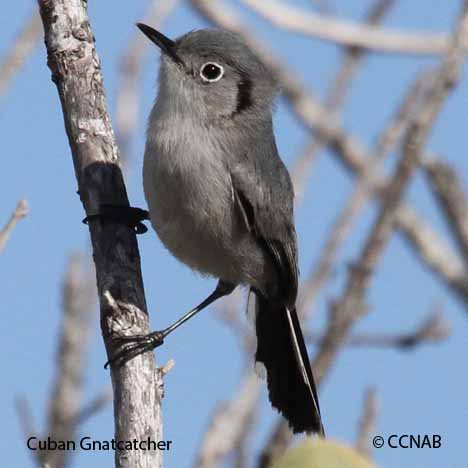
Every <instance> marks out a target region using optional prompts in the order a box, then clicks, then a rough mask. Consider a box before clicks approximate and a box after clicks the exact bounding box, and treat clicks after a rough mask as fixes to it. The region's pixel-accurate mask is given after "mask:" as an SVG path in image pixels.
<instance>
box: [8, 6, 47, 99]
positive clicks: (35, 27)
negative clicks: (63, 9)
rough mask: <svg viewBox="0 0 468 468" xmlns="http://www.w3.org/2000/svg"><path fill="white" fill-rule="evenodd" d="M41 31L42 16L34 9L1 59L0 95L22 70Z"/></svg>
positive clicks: (37, 42) (37, 41)
mask: <svg viewBox="0 0 468 468" xmlns="http://www.w3.org/2000/svg"><path fill="white" fill-rule="evenodd" d="M41 33H42V26H41V18H40V17H39V14H38V12H37V10H36V9H34V12H33V13H32V14H31V16H30V17H29V18H28V21H27V22H26V23H25V25H24V26H23V29H21V31H20V32H19V33H18V35H17V36H16V38H15V40H14V42H13V44H12V45H11V47H10V48H9V49H8V52H7V54H6V55H5V57H4V58H3V59H2V60H1V61H0V97H2V96H3V95H4V94H5V93H6V91H7V89H8V86H9V84H10V83H11V80H12V78H13V76H14V75H15V74H16V73H18V72H19V71H20V70H21V68H22V67H23V65H24V63H25V62H26V60H27V58H28V57H29V56H30V55H31V54H32V52H33V50H34V48H35V47H36V45H37V44H39V39H40V37H41Z"/></svg>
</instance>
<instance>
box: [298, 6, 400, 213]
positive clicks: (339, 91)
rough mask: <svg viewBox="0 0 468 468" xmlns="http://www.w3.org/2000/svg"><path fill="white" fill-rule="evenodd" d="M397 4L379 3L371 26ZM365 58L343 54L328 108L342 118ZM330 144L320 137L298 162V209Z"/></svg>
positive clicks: (360, 53) (354, 52)
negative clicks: (317, 160)
mask: <svg viewBox="0 0 468 468" xmlns="http://www.w3.org/2000/svg"><path fill="white" fill-rule="evenodd" d="M394 3H395V0H377V1H376V2H375V3H373V4H372V5H371V7H370V9H369V11H368V13H367V15H366V19H365V21H366V23H367V24H374V25H375V24H378V23H379V22H380V21H382V19H383V18H384V17H385V15H386V13H387V12H388V11H389V10H390V8H391V7H392V5H393V4H394ZM363 57H365V50H364V49H360V48H357V47H347V48H345V50H344V51H343V54H342V60H341V65H340V67H339V70H338V72H337V74H336V76H335V78H334V80H333V82H332V84H331V85H330V87H329V89H328V91H327V97H326V98H325V103H324V105H325V107H326V108H327V109H328V112H330V113H331V114H335V115H336V116H337V117H338V113H339V110H340V108H342V107H343V104H344V101H345V98H346V95H347V91H348V90H349V89H350V83H351V82H352V80H353V78H354V77H355V76H356V74H357V71H358V69H359V65H360V64H361V63H362V59H363ZM326 143H327V142H326V141H325V140H322V139H321V138H320V137H318V138H313V139H312V141H310V142H308V143H307V145H306V148H305V149H304V151H303V152H302V153H301V155H300V156H299V157H298V158H296V160H295V161H294V164H293V166H292V168H291V170H290V173H291V180H292V182H293V185H294V195H295V206H296V207H297V206H298V205H299V203H300V201H301V199H302V194H303V193H304V191H305V187H306V181H307V179H308V177H309V173H310V167H311V165H312V163H313V161H314V159H315V156H316V155H317V153H318V152H319V151H321V150H322V149H323V148H324V147H325V146H326Z"/></svg>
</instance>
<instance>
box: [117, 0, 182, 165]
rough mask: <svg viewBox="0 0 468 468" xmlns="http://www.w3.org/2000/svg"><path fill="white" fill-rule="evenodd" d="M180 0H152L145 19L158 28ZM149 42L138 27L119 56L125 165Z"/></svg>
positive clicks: (119, 105) (119, 118) (119, 124)
mask: <svg viewBox="0 0 468 468" xmlns="http://www.w3.org/2000/svg"><path fill="white" fill-rule="evenodd" d="M178 1H179V0H165V1H164V2H161V1H160V0H152V1H151V3H150V6H149V8H148V11H147V13H146V14H145V17H144V19H143V21H142V22H143V23H146V24H150V25H151V26H152V27H153V28H156V29H159V28H160V27H161V25H162V23H163V22H164V20H165V19H166V18H167V16H168V15H169V14H170V13H171V11H172V10H173V9H174V8H175V6H176V5H177V3H178ZM135 29H136V28H135ZM149 44H150V42H149V41H148V39H147V38H146V37H144V36H143V34H141V32H140V31H139V30H136V31H135V33H134V35H133V36H132V38H131V40H130V41H129V45H128V47H127V48H126V49H125V50H124V53H123V54H122V57H121V59H120V70H121V77H120V80H121V82H120V86H119V91H118V94H117V103H116V111H115V114H116V119H115V120H116V135H117V141H118V146H119V148H120V153H121V155H122V156H121V159H122V164H124V165H125V164H126V163H127V162H128V155H129V151H130V143H131V137H132V135H133V133H134V131H135V126H136V122H137V116H138V91H139V90H140V86H139V85H138V81H139V80H138V78H139V73H140V69H141V64H142V62H143V59H144V57H145V53H146V50H147V49H148V46H149Z"/></svg>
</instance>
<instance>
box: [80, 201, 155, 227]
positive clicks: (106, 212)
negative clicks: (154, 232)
mask: <svg viewBox="0 0 468 468" xmlns="http://www.w3.org/2000/svg"><path fill="white" fill-rule="evenodd" d="M95 219H100V220H104V221H105V220H110V221H114V222H119V223H123V224H126V225H127V226H130V227H132V228H134V229H135V233H136V234H144V233H145V232H146V231H147V230H148V228H147V227H146V226H145V225H144V224H143V223H142V221H144V220H146V219H149V213H148V211H146V210H142V209H141V208H135V207H133V206H123V205H121V206H119V205H107V204H104V205H100V206H99V212H98V213H94V214H90V215H88V216H86V218H85V219H83V223H85V224H88V223H89V222H90V221H93V220H95Z"/></svg>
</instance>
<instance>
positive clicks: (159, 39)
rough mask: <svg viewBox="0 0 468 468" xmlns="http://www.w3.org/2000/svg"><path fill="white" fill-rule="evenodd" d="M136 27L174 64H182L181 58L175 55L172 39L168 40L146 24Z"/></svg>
mask: <svg viewBox="0 0 468 468" xmlns="http://www.w3.org/2000/svg"><path fill="white" fill-rule="evenodd" d="M137 26H138V28H139V29H140V31H141V32H142V33H143V34H144V35H145V36H146V37H147V38H148V39H149V40H150V41H151V42H153V43H154V44H156V45H157V46H158V47H159V48H160V49H161V50H162V52H163V53H164V54H166V55H167V56H169V57H171V59H172V60H174V62H176V63H180V64H183V62H182V60H181V58H180V57H179V56H178V55H177V52H176V43H175V42H174V41H173V40H172V39H169V38H168V37H167V36H165V35H164V34H162V33H160V32H159V31H156V29H154V28H152V27H151V26H148V25H146V24H143V23H137Z"/></svg>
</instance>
